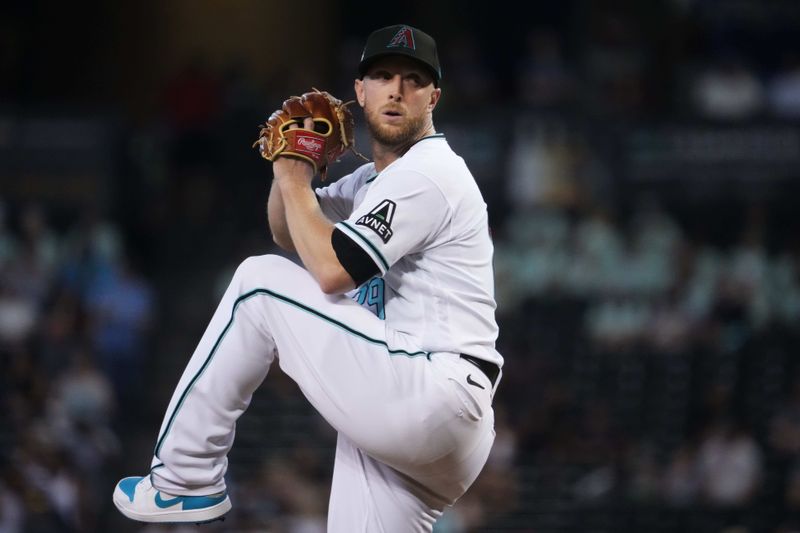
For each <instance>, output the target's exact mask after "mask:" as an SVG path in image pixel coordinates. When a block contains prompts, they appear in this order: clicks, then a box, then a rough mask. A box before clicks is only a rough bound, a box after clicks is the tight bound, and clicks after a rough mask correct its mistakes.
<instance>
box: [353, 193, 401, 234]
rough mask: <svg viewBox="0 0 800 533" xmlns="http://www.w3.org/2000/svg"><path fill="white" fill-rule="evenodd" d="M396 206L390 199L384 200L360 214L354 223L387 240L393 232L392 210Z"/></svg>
mask: <svg viewBox="0 0 800 533" xmlns="http://www.w3.org/2000/svg"><path fill="white" fill-rule="evenodd" d="M396 207H397V204H395V203H394V202H393V201H391V200H384V201H382V202H381V203H379V204H378V205H377V206H376V207H375V208H374V209H373V210H372V211H370V212H369V213H368V214H366V215H364V216H362V217H361V218H359V219H358V220H357V221H356V225H358V226H364V227H367V228H369V229H371V230H372V231H374V232H375V233H377V234H378V237H380V238H381V240H382V241H383V242H384V244H385V243H387V242H389V239H391V238H392V235H393V234H394V232H393V231H392V219H393V218H394V210H395V208H396Z"/></svg>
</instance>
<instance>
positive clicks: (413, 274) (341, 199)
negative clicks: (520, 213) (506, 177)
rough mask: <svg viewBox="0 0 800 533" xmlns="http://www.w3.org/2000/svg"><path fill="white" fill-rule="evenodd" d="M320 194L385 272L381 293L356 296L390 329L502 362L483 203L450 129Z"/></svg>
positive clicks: (432, 346) (369, 289)
mask: <svg viewBox="0 0 800 533" xmlns="http://www.w3.org/2000/svg"><path fill="white" fill-rule="evenodd" d="M316 193H317V197H318V198H319V201H320V206H321V207H322V210H323V212H324V213H325V214H326V215H327V216H328V217H329V218H331V219H332V220H333V221H336V227H337V228H338V229H339V230H341V231H342V232H343V233H345V234H346V235H347V236H348V237H350V238H351V239H352V240H353V241H354V242H355V243H357V244H358V245H359V246H360V247H361V248H362V249H363V250H364V251H365V252H366V253H367V254H368V255H369V257H370V258H371V259H372V260H373V261H374V263H375V265H376V267H377V269H378V270H379V272H380V275H381V276H382V278H383V280H384V282H385V292H384V294H383V300H382V301H381V299H380V297H376V295H375V293H379V291H380V289H381V288H384V284H378V285H377V286H376V284H375V282H372V285H370V284H369V283H367V284H365V286H362V288H361V289H360V292H359V293H358V294H357V297H360V298H359V301H360V302H361V303H366V304H370V303H371V304H373V306H374V307H375V312H376V313H377V314H378V316H381V317H385V320H386V326H387V328H389V329H391V330H394V331H399V332H402V333H404V334H407V335H410V336H412V337H413V338H414V339H415V340H416V341H417V342H418V343H419V345H420V346H421V347H422V348H423V349H425V350H427V351H432V352H455V353H464V354H468V355H472V356H475V357H477V358H479V359H485V360H488V361H491V362H493V363H495V364H497V365H498V366H501V365H502V363H503V360H502V357H501V356H500V354H498V353H497V351H496V350H495V348H494V345H495V340H496V339H497V323H496V322H495V318H494V312H495V307H496V304H495V301H494V279H493V274H492V253H493V246H492V241H491V238H490V235H489V226H488V219H487V212H486V204H485V202H484V201H483V197H482V196H481V193H480V191H479V189H478V186H477V184H476V183H475V179H474V178H473V177H472V174H471V173H470V172H469V169H468V168H467V165H466V164H465V163H464V160H463V159H462V158H461V157H459V156H458V155H456V154H455V153H454V152H453V151H452V150H451V149H450V146H449V145H448V144H447V141H446V140H445V138H444V136H443V135H441V134H439V135H432V136H430V137H425V138H423V139H421V140H420V141H418V142H417V143H416V144H414V145H413V146H412V147H411V148H410V149H409V150H408V152H407V153H406V154H405V155H404V156H403V157H401V158H399V159H397V160H396V161H395V162H394V163H392V164H391V165H389V166H388V167H387V168H385V169H384V170H383V172H381V173H380V174H377V173H376V172H375V165H374V163H367V164H365V165H363V166H361V167H360V168H358V169H357V170H356V171H355V172H353V173H352V174H350V175H348V176H345V177H343V178H342V179H340V180H339V181H337V182H335V183H333V184H332V185H330V186H328V187H325V188H321V189H317V191H316ZM364 296H366V298H365V297H364ZM370 296H371V297H372V298H370Z"/></svg>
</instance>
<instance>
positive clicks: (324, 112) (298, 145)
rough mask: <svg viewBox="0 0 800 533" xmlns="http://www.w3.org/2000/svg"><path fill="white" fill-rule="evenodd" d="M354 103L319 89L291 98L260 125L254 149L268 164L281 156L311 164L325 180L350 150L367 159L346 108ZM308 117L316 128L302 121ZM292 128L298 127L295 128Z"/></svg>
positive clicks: (350, 115)
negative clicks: (331, 165) (358, 147)
mask: <svg viewBox="0 0 800 533" xmlns="http://www.w3.org/2000/svg"><path fill="white" fill-rule="evenodd" d="M351 103H352V102H347V103H346V104H343V103H342V101H341V100H339V99H337V98H334V97H333V96H331V95H330V94H329V93H327V92H324V91H318V90H317V89H314V91H313V92H308V93H305V94H304V95H302V96H292V97H291V98H289V99H288V100H286V101H285V102H283V106H281V108H280V109H278V110H277V111H275V112H274V113H272V115H270V117H269V119H268V120H267V123H266V124H264V125H263V126H261V131H260V132H259V136H258V140H256V142H255V143H253V146H254V147H255V146H258V149H259V152H260V153H261V157H263V158H264V159H266V160H268V161H274V160H275V158H276V157H278V156H287V157H297V158H300V159H303V160H305V161H308V162H309V163H311V164H312V165H313V166H314V172H315V173H316V172H319V174H320V178H321V179H322V180H323V181H324V180H325V178H326V176H327V172H328V164H329V163H331V162H332V161H336V160H338V159H339V158H340V157H341V156H342V154H344V153H345V152H346V151H347V150H348V149H349V150H351V151H352V152H353V153H354V154H356V155H359V156H361V157H362V158H363V157H364V156H362V155H361V154H359V153H358V152H357V151H356V150H355V146H354V139H353V130H354V125H353V124H354V123H353V115H352V114H351V113H350V110H349V109H347V106H348V105H350V104H351ZM309 117H310V118H311V119H313V121H314V129H307V128H305V127H304V124H303V121H304V119H306V118H309ZM292 125H297V127H294V128H292V127H291V126H292ZM364 159H366V158H364Z"/></svg>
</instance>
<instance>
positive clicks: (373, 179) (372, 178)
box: [364, 172, 381, 183]
mask: <svg viewBox="0 0 800 533" xmlns="http://www.w3.org/2000/svg"><path fill="white" fill-rule="evenodd" d="M380 175H381V174H380V172H378V173H377V174H375V175H374V176H372V177H371V178H368V179H367V181H365V182H364V183H372V182H373V181H375V178H377V177H378V176H380Z"/></svg>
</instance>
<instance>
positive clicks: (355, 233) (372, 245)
mask: <svg viewBox="0 0 800 533" xmlns="http://www.w3.org/2000/svg"><path fill="white" fill-rule="evenodd" d="M337 224H341V225H342V226H344V227H345V228H347V229H348V230H350V231H351V232H352V233H353V234H354V235H356V236H357V237H358V238H359V239H361V240H362V241H364V242H365V243H367V246H369V248H370V250H372V251H373V252H375V255H376V256H377V258H378V259H380V260H381V263H383V269H384V270H389V262H388V261H387V260H386V258H385V257H383V254H381V252H380V251H379V250H378V249H377V248H375V245H374V244H372V243H371V242H369V239H367V238H366V237H364V236H363V235H361V233H359V232H358V231H357V230H356V229H355V228H354V227H353V226H351V225H350V224H348V223H347V222H345V221H344V220H341V221H339V222H337Z"/></svg>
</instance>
